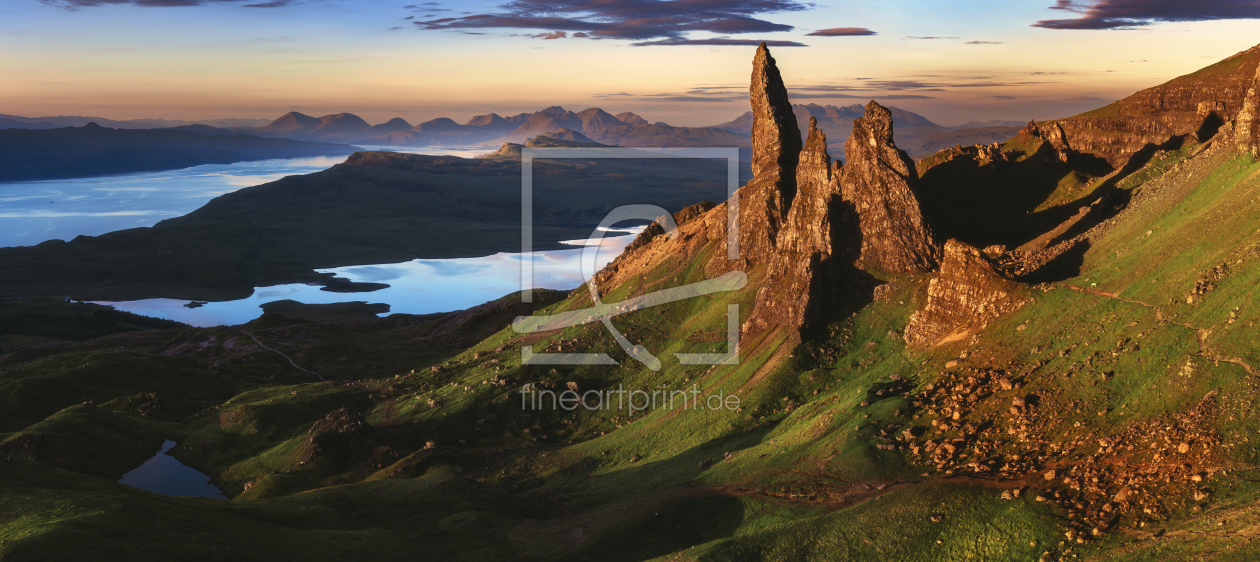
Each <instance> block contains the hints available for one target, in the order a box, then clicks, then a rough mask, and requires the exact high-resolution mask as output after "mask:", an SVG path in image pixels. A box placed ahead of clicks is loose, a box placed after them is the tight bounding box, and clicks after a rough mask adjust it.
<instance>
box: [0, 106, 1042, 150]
mask: <svg viewBox="0 0 1260 562" xmlns="http://www.w3.org/2000/svg"><path fill="white" fill-rule="evenodd" d="M793 109H794V111H795V113H796V116H797V120H798V121H799V125H800V129H801V130H802V131H805V130H807V129H808V127H807V124H808V122H809V118H810V117H814V118H816V119H817V120H818V127H819V128H820V129H821V130H822V131H823V132H824V133H825V134H826V135H827V138H828V139H829V141H830V145H829V149H830V150H831V153H832V154H835V155H837V156H841V157H843V154H844V139H847V138H848V137H849V132H850V131H851V130H852V127H853V119H855V118H857V117H859V116H861V115H862V106H861V105H850V106H842V107H837V106H833V105H818V104H807V105H794V106H793ZM889 109H890V110H891V111H892V112H893V122H894V124H895V140H896V142H897V144H898V146H901V147H904V149H905V150H906V151H907V152H909V153H910V155H911V156H913V157H915V158H919V157H922V156H927V155H930V154H933V153H935V152H937V151H939V150H941V149H943V148H948V147H952V146H955V145H972V144H989V143H992V142H996V141H1004V140H1006V139H1008V138H1010V137H1011V136H1013V135H1014V134H1015V133H1016V132H1018V131H1019V127H1020V126H1021V125H1022V123H1019V122H1015V121H986V122H978V121H972V122H970V123H967V124H965V125H961V126H958V127H944V126H941V125H938V124H936V123H933V122H932V121H931V120H929V119H928V118H927V117H924V116H922V115H919V114H917V113H912V112H909V111H905V110H903V109H898V108H895V107H890V108H889ZM88 122H95V123H97V124H99V125H102V126H105V127H113V128H119V129H143V128H164V129H175V130H181V131H186V132H193V133H200V134H203V135H232V134H242V133H243V134H250V135H257V136H262V137H277V138H287V139H293V140H301V141H318V142H332V143H352V144H364V145H378V146H487V147H494V146H499V145H502V144H503V143H522V142H524V141H526V140H528V139H530V138H533V137H536V136H538V135H542V134H550V133H557V132H560V131H563V130H567V131H572V132H574V133H579V134H581V135H583V136H584V137H586V138H588V139H589V140H591V141H594V142H599V143H602V144H608V145H617V146H737V147H741V148H745V149H748V148H750V147H751V143H750V140H749V134H750V131H751V126H752V113H751V112H749V113H745V114H743V115H740V116H739V117H736V118H735V119H732V120H731V121H728V122H725V123H721V124H718V125H713V126H708V127H678V126H674V125H670V124H668V123H663V122H656V123H650V122H648V120H647V119H644V118H643V117H641V116H639V115H636V114H634V113H631V112H624V113H618V114H615V115H614V114H612V113H609V112H607V111H605V110H603V109H600V108H598V107H592V108H588V109H585V110H582V111H578V112H573V111H570V110H567V109H565V108H563V107H560V106H551V107H547V108H544V109H541V110H538V111H535V112H533V113H518V114H516V115H512V116H508V117H504V116H502V115H499V114H497V113H489V114H485V115H478V116H476V117H473V118H472V119H469V120H468V121H467V122H465V123H462V124H461V123H459V122H456V121H455V120H453V119H450V118H447V117H439V118H436V119H431V120H429V121H425V122H423V123H420V124H418V125H414V126H413V125H412V124H411V123H409V122H407V120H405V119H403V118H400V117H395V118H393V119H390V120H388V121H386V122H384V123H379V124H376V125H373V124H371V123H369V122H367V121H365V120H364V119H363V118H361V117H359V116H357V115H355V114H353V113H336V114H332V115H324V116H322V117H313V116H310V115H306V114H304V113H300V112H297V111H291V112H289V113H286V114H284V115H282V116H280V117H279V118H277V119H275V120H273V121H270V122H267V121H266V120H255V119H218V120H212V121H203V122H189V121H176V120H168V119H133V120H128V121H116V120H112V119H104V118H98V117H80V116H58V117H21V116H16V115H3V114H0V129H6V128H16V129H52V128H57V127H66V126H72V127H81V126H83V125H85V124H87V123H88ZM552 136H555V135H552Z"/></svg>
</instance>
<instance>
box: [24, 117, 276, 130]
mask: <svg viewBox="0 0 1260 562" xmlns="http://www.w3.org/2000/svg"><path fill="white" fill-rule="evenodd" d="M268 122H269V121H268V120H267V119H241V118H225V119H202V120H192V121H189V120H185V119H152V118H149V119H122V120H119V119H107V118H104V117H85V116H82V115H57V116H51V117H22V116H20V115H4V114H0V129H7V128H14V129H50V128H54V127H82V126H84V125H87V124H88V123H96V124H97V125H100V126H102V127H111V128H115V129H158V128H169V127H179V126H183V125H209V126H211V127H219V128H226V129H231V128H244V129H248V128H253V127H260V126H265V125H267V123H268Z"/></svg>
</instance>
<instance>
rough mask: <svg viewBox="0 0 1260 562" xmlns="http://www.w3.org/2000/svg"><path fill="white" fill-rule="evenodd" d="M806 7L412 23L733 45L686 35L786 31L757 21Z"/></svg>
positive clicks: (783, 0)
mask: <svg viewBox="0 0 1260 562" xmlns="http://www.w3.org/2000/svg"><path fill="white" fill-rule="evenodd" d="M810 7H811V5H810V4H805V3H802V2H798V1H796V0H730V1H717V0H511V1H509V2H508V3H506V4H503V5H502V6H500V8H501V9H502V11H499V12H492V13H474V14H469V15H466V16H461V17H446V18H438V19H430V20H425V21H415V22H413V23H414V24H415V25H416V26H418V27H419V28H420V29H424V30H449V29H529V30H544V31H566V32H581V33H585V34H586V35H587V36H589V37H591V38H595V39H627V40H633V41H639V42H641V43H642V44H645V45H646V44H650V45H734V44H742V43H730V42H729V41H735V40H733V39H700V40H688V39H687V34H688V33H691V32H695V31H707V32H710V33H721V34H726V33H772V32H778V31H791V30H792V29H793V27H792V26H790V25H787V24H782V23H775V22H771V21H767V20H764V19H760V18H759V17H758V16H760V15H762V14H768V13H776V12H793V11H800V10H805V9H808V8H810ZM576 35H577V34H576V33H575V34H574V36H576ZM653 39H656V40H658V41H650V40H653ZM699 41H708V43H701V42H699ZM780 46H794V45H787V44H784V45H780Z"/></svg>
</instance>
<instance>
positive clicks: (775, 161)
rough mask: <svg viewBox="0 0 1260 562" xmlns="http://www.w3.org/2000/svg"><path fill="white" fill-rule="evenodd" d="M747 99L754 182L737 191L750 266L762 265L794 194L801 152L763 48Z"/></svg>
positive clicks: (780, 87) (777, 78)
mask: <svg viewBox="0 0 1260 562" xmlns="http://www.w3.org/2000/svg"><path fill="white" fill-rule="evenodd" d="M749 100H750V102H751V103H752V114H753V128H752V172H753V181H752V182H750V183H749V184H748V186H746V187H745V189H742V190H740V191H741V194H740V195H741V197H740V203H739V204H740V253H741V254H742V255H744V256H745V257H747V258H749V259H750V260H753V261H765V258H767V257H768V255H769V253H770V252H772V251H773V248H774V245H775V235H776V234H777V233H778V231H779V229H780V227H781V226H782V224H783V221H784V219H785V218H786V217H787V213H788V207H789V206H790V205H791V204H792V199H793V197H794V196H795V195H796V164H797V159H798V157H799V155H800V152H801V133H800V129H799V128H797V126H796V115H795V114H794V113H792V102H790V101H788V95H787V88H786V87H784V85H783V78H782V77H781V76H779V69H778V67H777V66H775V63H774V57H772V56H770V50H769V49H768V48H766V44H765V43H762V44H761V46H760V47H757V54H756V56H755V57H754V58H753V70H752V81H751V86H750V88H749Z"/></svg>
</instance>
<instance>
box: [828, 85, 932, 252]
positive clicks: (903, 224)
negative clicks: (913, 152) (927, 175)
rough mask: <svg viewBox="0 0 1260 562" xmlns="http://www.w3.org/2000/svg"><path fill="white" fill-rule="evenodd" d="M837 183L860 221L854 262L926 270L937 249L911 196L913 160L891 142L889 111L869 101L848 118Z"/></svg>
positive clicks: (914, 177)
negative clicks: (849, 124)
mask: <svg viewBox="0 0 1260 562" xmlns="http://www.w3.org/2000/svg"><path fill="white" fill-rule="evenodd" d="M844 151H845V154H846V155H847V156H848V157H849V161H848V162H847V163H846V164H845V166H844V168H843V170H844V174H843V176H842V177H841V178H840V185H841V186H843V188H844V199H845V200H846V201H849V202H851V203H852V204H853V206H854V208H855V210H856V212H857V215H858V217H859V220H860V223H861V232H862V242H861V247H862V249H861V254H860V257H859V258H858V262H859V265H861V266H862V267H863V268H866V269H875V270H879V271H883V272H886V273H908V272H912V271H928V270H931V269H933V268H934V267H935V266H936V256H937V254H938V248H937V247H936V244H935V242H934V241H933V235H932V231H931V229H930V228H929V227H928V225H927V222H926V221H925V220H924V219H923V211H922V209H921V208H920V205H919V199H918V196H917V195H916V191H917V188H918V182H919V176H918V172H916V171H915V167H914V162H913V161H912V160H910V157H909V156H907V155H906V153H905V152H904V151H902V150H900V149H898V148H897V145H896V144H894V143H893V122H892V112H890V111H888V109H887V108H885V107H884V106H882V105H879V104H878V103H875V102H874V101H872V102H870V103H869V104H867V105H866V113H865V114H864V115H863V116H862V117H859V118H857V119H855V120H854V121H853V134H852V135H850V136H849V140H848V142H846V143H845V145H844Z"/></svg>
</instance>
